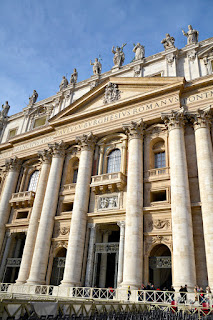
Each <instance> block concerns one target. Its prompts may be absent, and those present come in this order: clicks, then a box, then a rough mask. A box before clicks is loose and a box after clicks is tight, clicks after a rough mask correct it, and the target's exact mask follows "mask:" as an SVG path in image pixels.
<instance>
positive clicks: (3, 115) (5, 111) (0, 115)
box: [0, 101, 10, 118]
mask: <svg viewBox="0 0 213 320" xmlns="http://www.w3.org/2000/svg"><path fill="white" fill-rule="evenodd" d="M9 109H10V106H9V104H8V101H6V102H5V105H2V111H0V118H6V117H7V114H8V111H9Z"/></svg>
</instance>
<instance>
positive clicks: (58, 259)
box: [50, 248, 67, 286]
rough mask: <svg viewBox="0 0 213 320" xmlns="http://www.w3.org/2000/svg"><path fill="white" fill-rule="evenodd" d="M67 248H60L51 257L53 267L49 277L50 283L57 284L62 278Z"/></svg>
mask: <svg viewBox="0 0 213 320" xmlns="http://www.w3.org/2000/svg"><path fill="white" fill-rule="evenodd" d="M66 254H67V249H66V248H61V249H59V251H58V252H57V254H56V256H55V258H54V259H53V267H52V273H51V278H50V284H51V285H54V286H58V285H59V284H60V283H61V281H62V280H63V275H64V266H65V260H66Z"/></svg>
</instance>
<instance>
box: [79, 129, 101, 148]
mask: <svg viewBox="0 0 213 320" xmlns="http://www.w3.org/2000/svg"><path fill="white" fill-rule="evenodd" d="M96 140H97V138H96V137H95V136H94V135H93V133H92V132H90V133H88V134H83V135H82V136H79V137H76V139H75V141H76V143H78V144H79V145H80V147H81V150H90V151H93V149H94V147H95V142H96Z"/></svg>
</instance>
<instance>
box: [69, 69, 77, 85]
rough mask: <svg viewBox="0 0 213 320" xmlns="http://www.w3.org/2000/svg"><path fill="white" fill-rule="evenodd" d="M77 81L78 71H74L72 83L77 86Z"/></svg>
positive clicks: (71, 78)
mask: <svg viewBox="0 0 213 320" xmlns="http://www.w3.org/2000/svg"><path fill="white" fill-rule="evenodd" d="M77 80H78V72H77V70H76V69H74V70H73V73H72V74H71V77H70V83H72V84H75V83H77Z"/></svg>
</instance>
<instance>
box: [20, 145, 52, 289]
mask: <svg viewBox="0 0 213 320" xmlns="http://www.w3.org/2000/svg"><path fill="white" fill-rule="evenodd" d="M39 155H40V156H41V157H42V159H43V161H44V162H43V164H42V167H41V173H40V177H39V181H38V186H37V190H36V195H35V200H34V204H33V209H32V212H31V217H30V222H29V227H28V231H27V237H26V241H25V245H24V251H23V255H22V260H21V265H20V269H19V275H18V279H17V280H16V283H18V284H19V283H25V282H26V281H27V279H28V277H29V273H30V267H31V263H32V257H33V252H34V247H35V242H36V236H37V232H38V226H39V218H40V214H41V211H42V206H43V201H44V196H45V191H46V186H47V180H48V175H49V171H50V159H49V155H48V153H47V152H46V151H44V152H43V153H39Z"/></svg>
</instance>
